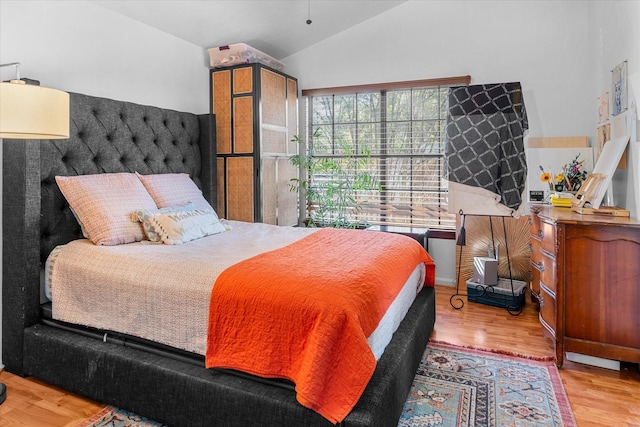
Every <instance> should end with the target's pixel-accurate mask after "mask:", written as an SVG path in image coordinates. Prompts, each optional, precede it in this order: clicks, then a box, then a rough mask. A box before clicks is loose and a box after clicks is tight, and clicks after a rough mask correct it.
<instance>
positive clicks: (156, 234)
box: [131, 202, 196, 242]
mask: <svg viewBox="0 0 640 427" xmlns="http://www.w3.org/2000/svg"><path fill="white" fill-rule="evenodd" d="M195 210H196V207H195V205H194V204H193V203H191V202H189V203H187V204H186V205H184V206H172V207H168V208H162V209H143V210H139V211H135V212H134V213H133V214H132V215H131V220H133V221H140V223H142V228H143V229H144V234H146V235H147V239H149V240H150V241H152V242H161V241H162V234H161V233H160V230H158V229H156V227H155V226H154V225H155V222H152V221H150V220H149V219H150V218H151V215H156V214H166V213H173V212H190V211H195Z"/></svg>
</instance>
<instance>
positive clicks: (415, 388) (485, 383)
mask: <svg viewBox="0 0 640 427" xmlns="http://www.w3.org/2000/svg"><path fill="white" fill-rule="evenodd" d="M107 426H108V427H161V426H163V425H162V424H160V423H156V422H154V421H151V420H148V419H146V418H144V417H140V416H137V415H135V414H133V413H131V412H127V411H124V410H121V409H117V408H114V407H111V406H107V407H106V408H104V409H103V410H102V411H101V412H99V413H98V414H96V415H94V416H93V417H92V418H91V419H89V420H87V421H85V422H84V423H83V424H81V425H80V426H79V427H107ZM431 426H438V427H483V426H485V427H493V426H510V427H546V426H554V427H559V426H565V427H575V426H576V422H575V420H574V418H573V413H572V412H571V407H570V405H569V402H568V400H567V396H566V393H565V391H564V388H563V387H562V381H561V379H560V375H559V373H558V369H557V368H556V366H555V364H554V362H553V359H552V358H551V357H549V358H532V357H527V356H523V355H517V354H505V353H504V352H502V353H497V352H491V351H484V350H478V349H472V348H463V347H458V346H453V345H449V344H445V343H438V342H430V343H429V345H428V347H427V349H426V350H425V353H424V356H423V358H422V362H421V363H420V366H419V368H418V371H417V373H416V377H415V379H414V381H413V385H412V386H411V390H410V392H409V397H408V398H407V402H406V404H405V406H404V409H403V412H402V416H401V418H400V423H399V424H398V427H431Z"/></svg>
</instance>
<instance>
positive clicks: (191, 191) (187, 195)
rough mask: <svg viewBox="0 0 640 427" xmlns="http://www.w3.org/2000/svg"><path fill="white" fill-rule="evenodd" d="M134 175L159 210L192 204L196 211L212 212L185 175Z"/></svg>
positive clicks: (189, 178)
mask: <svg viewBox="0 0 640 427" xmlns="http://www.w3.org/2000/svg"><path fill="white" fill-rule="evenodd" d="M136 175H137V176H138V178H139V179H140V181H141V182H142V184H143V185H144V186H145V188H146V189H147V191H148V192H149V194H151V197H152V198H153V200H154V201H155V202H156V205H158V207H159V208H167V207H170V206H180V205H184V204H186V203H188V202H192V203H193V204H194V205H195V206H196V209H199V210H210V211H213V212H215V211H214V209H213V208H212V207H211V205H210V204H209V202H207V200H206V199H205V198H204V196H203V195H202V191H201V190H200V189H199V188H198V186H197V185H196V183H195V182H193V180H192V179H191V177H190V176H189V174H186V173H161V174H155V175H141V174H139V173H138V172H136Z"/></svg>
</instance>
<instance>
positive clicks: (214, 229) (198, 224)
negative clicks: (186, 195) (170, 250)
mask: <svg viewBox="0 0 640 427" xmlns="http://www.w3.org/2000/svg"><path fill="white" fill-rule="evenodd" d="M144 222H145V223H148V224H146V225H145V226H144V228H145V229H146V228H153V229H154V230H155V231H156V233H157V234H158V236H160V240H161V241H162V243H165V244H167V245H179V244H181V243H186V242H190V241H192V240H196V239H200V238H202V237H205V236H210V235H212V234H218V233H222V232H224V231H226V228H225V227H224V225H222V224H221V223H220V221H219V220H218V217H217V215H216V214H215V213H214V212H213V211H209V210H197V209H196V210H193V211H185V210H181V211H176V212H170V213H150V214H148V215H147V216H146V217H145V220H144Z"/></svg>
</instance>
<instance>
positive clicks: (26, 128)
mask: <svg viewBox="0 0 640 427" xmlns="http://www.w3.org/2000/svg"><path fill="white" fill-rule="evenodd" d="M0 138H12V139H66V138H69V94H68V93H67V92H63V91H61V90H56V89H49V88H46V87H41V86H35V85H27V84H24V82H22V81H19V80H12V81H11V82H10V83H0Z"/></svg>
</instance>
